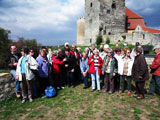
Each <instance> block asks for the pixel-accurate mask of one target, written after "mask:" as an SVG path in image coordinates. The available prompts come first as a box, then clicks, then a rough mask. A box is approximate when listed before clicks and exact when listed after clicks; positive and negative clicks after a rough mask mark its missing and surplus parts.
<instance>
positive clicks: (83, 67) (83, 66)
mask: <svg viewBox="0 0 160 120" xmlns="http://www.w3.org/2000/svg"><path fill="white" fill-rule="evenodd" d="M82 56H83V57H82V58H81V59H80V69H81V73H82V79H83V80H84V87H83V89H87V88H88V87H89V84H88V70H89V65H88V64H87V63H88V56H87V53H85V52H83V55H82Z"/></svg>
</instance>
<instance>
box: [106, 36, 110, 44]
mask: <svg viewBox="0 0 160 120" xmlns="http://www.w3.org/2000/svg"><path fill="white" fill-rule="evenodd" d="M106 44H110V39H109V37H108V36H107V39H106Z"/></svg>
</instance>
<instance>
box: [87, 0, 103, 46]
mask: <svg viewBox="0 0 160 120" xmlns="http://www.w3.org/2000/svg"><path fill="white" fill-rule="evenodd" d="M99 8H100V3H99V0H86V1H85V44H86V45H90V44H92V43H95V42H96V37H97V35H98V34H99V10H100V9H99Z"/></svg>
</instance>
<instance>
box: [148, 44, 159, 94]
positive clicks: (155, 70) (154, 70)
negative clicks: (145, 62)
mask: <svg viewBox="0 0 160 120" xmlns="http://www.w3.org/2000/svg"><path fill="white" fill-rule="evenodd" d="M153 50H154V52H155V53H156V56H155V58H154V61H153V63H152V65H151V66H150V68H151V74H152V80H151V82H150V90H149V94H150V95H154V93H155V87H156V86H157V88H158V90H159V93H160V46H158V45H157V46H155V47H154V48H153Z"/></svg>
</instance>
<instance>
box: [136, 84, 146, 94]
mask: <svg viewBox="0 0 160 120" xmlns="http://www.w3.org/2000/svg"><path fill="white" fill-rule="evenodd" d="M144 85H145V81H142V82H136V93H137V94H139V95H142V96H144V92H145V91H144Z"/></svg>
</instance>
